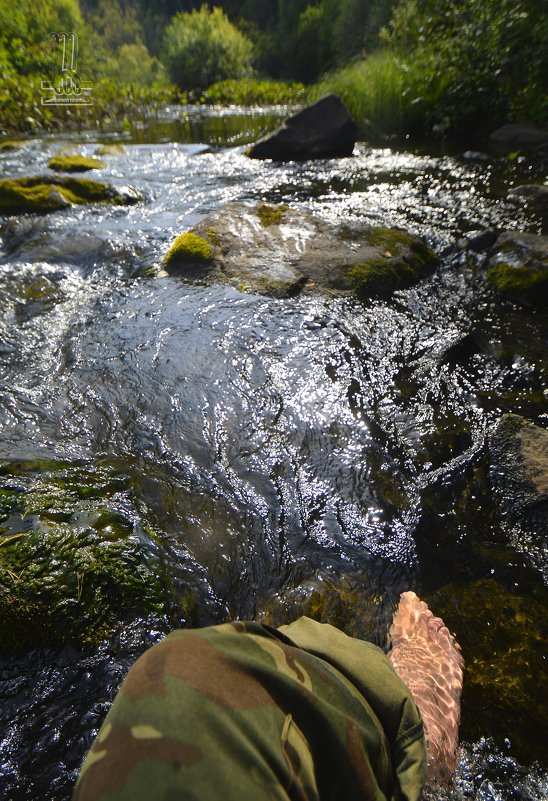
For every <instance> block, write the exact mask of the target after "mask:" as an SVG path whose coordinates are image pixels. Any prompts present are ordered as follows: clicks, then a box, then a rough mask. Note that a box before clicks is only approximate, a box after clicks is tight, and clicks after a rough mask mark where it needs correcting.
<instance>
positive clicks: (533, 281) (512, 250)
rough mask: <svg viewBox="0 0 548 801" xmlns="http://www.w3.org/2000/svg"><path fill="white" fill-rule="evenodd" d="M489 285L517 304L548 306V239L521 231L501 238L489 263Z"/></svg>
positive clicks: (508, 232)
mask: <svg viewBox="0 0 548 801" xmlns="http://www.w3.org/2000/svg"><path fill="white" fill-rule="evenodd" d="M487 283H488V284H490V285H491V286H492V287H493V288H494V289H495V290H496V291H497V292H498V293H499V294H500V295H502V296H504V297H506V298H509V299H510V300H515V301H517V302H518V303H524V304H525V305H528V306H546V305H548V237H546V236H537V235H536V234H528V233H521V232H519V231H506V232H505V233H503V234H501V235H500V236H499V238H498V239H497V242H496V244H495V247H494V253H493V255H492V256H491V258H490V259H489V263H488V267H487Z"/></svg>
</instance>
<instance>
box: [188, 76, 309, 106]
mask: <svg viewBox="0 0 548 801" xmlns="http://www.w3.org/2000/svg"><path fill="white" fill-rule="evenodd" d="M304 99H305V87H304V86H303V84H302V83H285V82H284V81H258V80H257V79H256V78H244V79H243V80H240V81H236V80H234V79H232V80H228V81H219V82H218V83H214V84H212V85H211V86H208V88H207V89H206V91H205V92H204V93H203V94H202V95H201V97H200V102H201V103H207V104H208V105H219V106H276V105H284V106H286V105H291V104H293V103H298V102H300V101H302V100H304Z"/></svg>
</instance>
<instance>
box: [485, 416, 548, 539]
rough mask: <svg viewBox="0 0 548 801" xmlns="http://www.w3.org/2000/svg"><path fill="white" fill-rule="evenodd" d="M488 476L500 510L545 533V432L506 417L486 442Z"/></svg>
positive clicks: (547, 484)
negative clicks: (487, 445)
mask: <svg viewBox="0 0 548 801" xmlns="http://www.w3.org/2000/svg"><path fill="white" fill-rule="evenodd" d="M489 453H490V462H491V467H490V476H491V482H492V484H493V487H494V488H495V490H496V492H497V495H498V496H499V497H500V503H501V508H502V511H503V512H504V513H505V514H507V515H508V516H509V518H510V519H511V520H513V521H516V522H524V523H526V524H528V525H529V524H533V527H534V528H539V530H541V531H544V533H546V532H547V531H548V431H546V430H545V429H543V428H539V426H536V425H534V423H531V422H530V421H529V420H526V419H525V418H524V417H520V416H519V415H517V414H505V415H504V416H503V417H501V419H500V420H499V423H498V425H497V427H496V429H495V431H494V432H493V433H492V435H491V437H490V441H489Z"/></svg>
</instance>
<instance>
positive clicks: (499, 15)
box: [384, 0, 548, 132]
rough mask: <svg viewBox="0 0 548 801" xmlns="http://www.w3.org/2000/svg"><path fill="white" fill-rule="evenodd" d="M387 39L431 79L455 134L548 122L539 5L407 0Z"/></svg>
mask: <svg viewBox="0 0 548 801" xmlns="http://www.w3.org/2000/svg"><path fill="white" fill-rule="evenodd" d="M384 39H385V41H387V43H388V44H389V46H390V48H391V50H392V51H394V52H397V53H399V54H405V57H406V58H407V59H408V60H409V61H410V62H413V63H414V64H417V65H418V66H419V67H420V68H422V70H423V71H424V72H429V73H430V75H431V76H432V80H438V78H437V76H439V75H440V73H441V74H442V75H443V76H444V84H445V87H444V91H443V93H442V95H441V96H440V97H439V104H438V106H437V107H436V108H434V109H432V111H433V120H431V121H435V120H434V118H435V117H437V121H438V122H440V121H441V120H443V119H444V118H446V119H447V123H448V125H450V127H451V128H452V129H453V130H454V131H455V132H459V131H461V130H463V131H464V130H470V129H472V130H476V129H478V128H480V129H481V128H484V129H487V130H489V129H492V128H493V127H496V126H497V125H499V124H502V123H503V122H506V121H508V120H519V119H529V120H530V121H534V122H538V123H546V122H547V121H548V91H547V78H546V76H547V75H548V16H547V15H546V14H541V13H539V8H538V3H537V0H462V2H459V3H455V2H454V0H402V2H400V4H399V5H398V6H397V8H396V9H395V11H394V15H393V17H392V20H391V23H390V26H389V28H388V30H387V31H386V32H385V33H384Z"/></svg>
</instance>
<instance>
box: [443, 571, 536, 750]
mask: <svg viewBox="0 0 548 801" xmlns="http://www.w3.org/2000/svg"><path fill="white" fill-rule="evenodd" d="M547 601H548V598H547V597H546V592H545V591H544V593H543V595H542V596H541V597H537V598H531V597H524V596H521V595H514V594H512V593H510V592H508V591H507V590H506V589H505V588H504V587H503V586H502V585H501V584H499V583H498V582H496V581H494V580H492V579H482V580H479V581H475V582H473V583H472V584H469V585H467V586H457V585H447V586H446V587H443V588H442V589H440V590H438V591H437V592H436V593H434V595H433V596H432V597H431V598H428V603H429V605H430V607H431V608H432V609H433V610H434V611H435V613H436V614H438V615H440V616H441V617H442V618H443V620H444V621H445V623H446V625H447V626H448V628H449V629H450V630H452V631H454V632H455V633H456V636H457V640H458V642H459V643H460V645H461V647H462V651H463V655H464V660H465V664H466V668H465V673H464V688H463V695H462V726H461V736H462V737H463V738H464V739H467V740H476V739H478V738H479V737H483V736H485V735H486V733H487V734H489V735H491V736H493V737H495V738H496V739H497V738H498V737H499V736H500V733H501V732H504V735H505V736H506V735H507V733H508V731H509V728H510V737H511V739H512V746H513V749H514V750H515V753H516V755H517V757H518V759H521V760H525V761H526V762H527V763H530V762H532V761H533V760H534V759H540V760H543V761H545V760H546V758H547V757H548V749H547V746H548V740H547V739H546V733H547V732H546V721H548V673H547V671H546V665H545V656H544V655H545V653H546V646H547V641H546V613H547ZM478 709H481V716H479V715H478ZM543 732H544V734H543Z"/></svg>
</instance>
